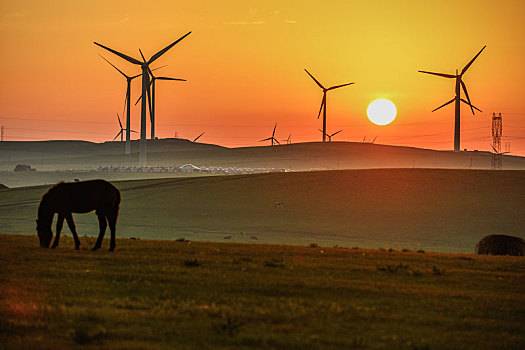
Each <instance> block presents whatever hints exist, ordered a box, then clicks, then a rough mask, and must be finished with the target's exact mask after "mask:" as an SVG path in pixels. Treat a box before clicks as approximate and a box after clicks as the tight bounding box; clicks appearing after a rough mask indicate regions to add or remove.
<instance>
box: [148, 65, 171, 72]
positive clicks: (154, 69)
mask: <svg viewBox="0 0 525 350" xmlns="http://www.w3.org/2000/svg"><path fill="white" fill-rule="evenodd" d="M167 66H168V65H167V64H165V65H163V66H160V67H157V68H153V69H152V70H151V71H152V72H153V71H156V70H158V69H161V68H164V67H167Z"/></svg>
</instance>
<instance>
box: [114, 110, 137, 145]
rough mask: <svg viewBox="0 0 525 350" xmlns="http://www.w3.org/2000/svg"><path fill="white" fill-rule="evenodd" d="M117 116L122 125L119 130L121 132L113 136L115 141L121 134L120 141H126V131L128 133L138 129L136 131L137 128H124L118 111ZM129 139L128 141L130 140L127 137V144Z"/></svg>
mask: <svg viewBox="0 0 525 350" xmlns="http://www.w3.org/2000/svg"><path fill="white" fill-rule="evenodd" d="M117 118H118V123H119V125H120V131H119V133H118V134H117V136H115V137H114V138H113V141H115V140H116V139H117V137H119V135H120V142H122V141H124V131H126V134H129V133H130V132H136V131H135V130H130V129H128V128H125V129H124V127H123V126H122V123H121V121H120V117H119V115H118V113H117ZM127 141H128V140H127V139H126V144H127ZM126 150H127V149H126Z"/></svg>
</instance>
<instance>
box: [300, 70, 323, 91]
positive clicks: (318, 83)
mask: <svg viewBox="0 0 525 350" xmlns="http://www.w3.org/2000/svg"><path fill="white" fill-rule="evenodd" d="M304 71H305V72H306V73H308V75H309V76H310V77H311V78H312V79H313V80H314V81H315V82H316V83H317V85H319V87H320V88H321V89H323V90H324V86H323V85H321V83H320V82H318V81H317V79H315V78H314V76H313V75H311V74H310V72H309V71H307V70H306V69H305V70H304Z"/></svg>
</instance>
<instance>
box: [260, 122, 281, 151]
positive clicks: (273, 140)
mask: <svg viewBox="0 0 525 350" xmlns="http://www.w3.org/2000/svg"><path fill="white" fill-rule="evenodd" d="M275 128H277V123H275V126H274V127H273V132H272V136H270V137H268V138H266V139H264V140H259V142H263V141H271V142H272V146H273V143H274V142H275V143H277V144H278V145H280V143H279V141H277V139H276V138H275Z"/></svg>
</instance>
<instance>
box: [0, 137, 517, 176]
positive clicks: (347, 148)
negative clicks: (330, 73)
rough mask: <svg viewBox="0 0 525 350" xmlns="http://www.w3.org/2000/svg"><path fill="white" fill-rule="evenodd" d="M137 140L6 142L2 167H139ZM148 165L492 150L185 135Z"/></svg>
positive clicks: (153, 145) (482, 158) (352, 165)
mask: <svg viewBox="0 0 525 350" xmlns="http://www.w3.org/2000/svg"><path fill="white" fill-rule="evenodd" d="M138 150H139V144H138V141H133V142H132V154H131V155H128V156H126V155H124V154H123V151H124V143H122V142H105V143H100V144H97V143H91V142H84V141H45V142H2V143H0V170H4V171H5V170H13V169H14V166H15V165H16V164H18V163H27V164H30V165H32V166H33V167H34V168H36V169H37V170H53V171H54V170H64V169H77V170H80V169H96V168H97V167H98V166H100V165H138ZM147 150H148V151H147V152H148V154H147V163H148V165H183V164H185V163H192V164H195V165H197V166H221V167H274V168H288V169H293V170H297V171H299V170H310V169H357V168H466V169H468V168H472V169H490V166H491V157H492V155H491V154H490V153H489V152H477V151H468V152H459V153H454V152H452V151H434V150H428V149H420V148H412V147H401V146H388V145H378V144H370V143H355V142H331V143H324V144H323V143H321V142H310V143H298V144H292V145H281V146H274V147H269V146H264V147H241V148H225V147H220V146H216V145H208V144H201V143H193V142H190V141H188V140H182V139H161V140H155V141H148V143H147ZM503 167H504V169H525V158H524V157H516V156H508V155H506V156H504V159H503Z"/></svg>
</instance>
